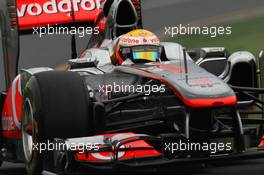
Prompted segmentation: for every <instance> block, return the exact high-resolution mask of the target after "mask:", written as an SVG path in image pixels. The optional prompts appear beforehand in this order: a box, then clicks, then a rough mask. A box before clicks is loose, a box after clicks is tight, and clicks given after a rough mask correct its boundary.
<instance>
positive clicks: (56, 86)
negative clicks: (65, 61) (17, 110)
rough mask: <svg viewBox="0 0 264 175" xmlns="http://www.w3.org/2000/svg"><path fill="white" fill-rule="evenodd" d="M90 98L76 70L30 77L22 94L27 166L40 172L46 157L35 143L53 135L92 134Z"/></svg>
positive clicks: (36, 173) (34, 174)
mask: <svg viewBox="0 0 264 175" xmlns="http://www.w3.org/2000/svg"><path fill="white" fill-rule="evenodd" d="M90 116H91V115H90V113H89V98H88V95H87V91H86V86H85V83H84V81H83V79H82V77H81V76H80V75H79V74H78V73H75V72H55V71H50V72H42V73H38V74H36V75H34V76H33V77H31V79H30V80H29V82H28V83H27V85H26V87H25V90H24V94H23V115H22V141H23V150H24V155H25V162H26V170H27V173H28V174H29V175H39V174H41V172H42V170H43V157H44V155H45V152H41V153H40V151H39V150H38V149H37V148H36V147H35V146H36V145H37V144H40V143H47V141H53V139H54V138H62V139H64V138H74V137H85V136H88V135H91V134H92V130H91V127H90V125H89V123H92V122H91V121H90Z"/></svg>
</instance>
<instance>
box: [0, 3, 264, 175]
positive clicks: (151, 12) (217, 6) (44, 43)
mask: <svg viewBox="0 0 264 175" xmlns="http://www.w3.org/2000/svg"><path fill="white" fill-rule="evenodd" d="M142 3H143V20H144V26H145V28H146V29H149V30H151V31H154V32H157V33H162V32H163V30H164V27H165V26H175V25H177V24H180V23H183V24H188V23H197V22H200V21H202V23H206V21H207V19H210V18H212V17H219V18H221V17H224V16H228V15H229V16H233V15H234V14H248V13H249V12H252V11H256V10H257V9H259V8H261V7H262V8H263V7H264V1H263V0H142ZM255 9H256V10H255ZM215 22H217V21H215ZM87 39H88V38H81V39H79V43H78V50H79V51H80V50H82V49H83V48H85V45H86V42H87ZM58 43H64V44H63V45H61V44H58ZM66 43H69V44H66ZM0 48H2V45H1V42H0ZM20 49H21V51H22V52H21V58H23V59H21V61H20V64H19V65H20V68H29V67H36V66H51V67H52V66H54V65H57V64H59V63H63V62H64V61H66V60H67V59H69V55H70V37H64V36H46V37H43V38H41V39H40V38H39V37H38V36H23V37H21V48H20ZM0 57H1V58H2V52H0ZM2 62H3V60H2V59H1V60H0V89H1V90H3V89H4V73H3V63H2ZM263 165H264V160H248V161H240V162H234V163H232V164H225V165H223V164H222V165H214V166H212V165H210V166H208V167H206V168H198V169H194V168H191V169H190V168H188V169H185V170H182V171H180V172H179V173H177V174H178V175H181V174H186V175H189V174H190V175H194V174H198V175H200V174H201V175H203V174H208V175H209V174H210V175H211V174H212V175H223V174H224V175H234V174H238V175H263V173H264V166H263ZM162 174H164V173H162ZM0 175H25V169H24V168H23V165H21V164H11V163H4V164H3V166H2V168H0Z"/></svg>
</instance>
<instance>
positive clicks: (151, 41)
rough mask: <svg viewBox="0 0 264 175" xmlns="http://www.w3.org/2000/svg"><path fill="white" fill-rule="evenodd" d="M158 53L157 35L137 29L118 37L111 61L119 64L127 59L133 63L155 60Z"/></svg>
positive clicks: (159, 51) (159, 49)
mask: <svg viewBox="0 0 264 175" xmlns="http://www.w3.org/2000/svg"><path fill="white" fill-rule="evenodd" d="M160 54H161V46H160V41H159V39H158V37H157V36H156V35H155V34H154V33H152V32H150V31H147V30H143V29H137V30H133V31H131V32H128V33H127V34H125V35H123V36H121V37H120V38H119V40H118V41H117V44H116V47H115V53H114V57H113V60H112V61H113V63H114V64H119V65H121V64H122V63H123V62H124V61H126V60H127V59H130V61H132V62H133V63H147V62H157V61H158V60H159V59H160Z"/></svg>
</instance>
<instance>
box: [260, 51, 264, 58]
mask: <svg viewBox="0 0 264 175" xmlns="http://www.w3.org/2000/svg"><path fill="white" fill-rule="evenodd" d="M259 59H264V51H263V50H261V51H260V52H259Z"/></svg>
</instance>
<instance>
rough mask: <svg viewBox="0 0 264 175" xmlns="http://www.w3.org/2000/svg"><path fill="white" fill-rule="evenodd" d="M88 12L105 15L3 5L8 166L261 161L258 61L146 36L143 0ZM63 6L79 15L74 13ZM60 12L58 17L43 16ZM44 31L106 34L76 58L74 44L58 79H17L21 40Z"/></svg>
mask: <svg viewBox="0 0 264 175" xmlns="http://www.w3.org/2000/svg"><path fill="white" fill-rule="evenodd" d="M83 1H84V2H88V3H90V6H89V7H92V6H94V7H98V4H102V5H101V6H100V8H94V9H89V10H88V7H85V5H86V3H82V1H74V0H70V1H65V2H64V1H50V2H46V1H42V0H36V1H34V2H35V4H28V2H29V1H21V0H17V1H13V0H8V1H5V0H1V1H0V12H1V13H0V23H1V25H0V27H1V28H0V29H1V32H0V33H1V39H2V45H3V60H4V64H5V65H4V66H5V75H6V76H5V77H6V86H7V87H9V89H8V91H4V92H1V99H0V111H1V114H2V117H1V123H2V125H1V139H0V140H1V142H0V146H1V160H2V161H11V162H25V164H26V168H27V173H28V174H33V175H35V174H36V175H37V174H70V173H71V172H78V171H81V172H85V171H87V170H129V171H135V170H148V169H153V167H155V168H156V169H159V168H160V169H162V168H166V169H170V170H172V171H175V167H176V165H181V166H182V165H193V164H196V163H197V164H200V163H210V162H214V161H228V160H240V159H249V158H263V156H264V151H263V148H264V140H262V136H263V124H264V120H263V116H262V115H263V104H264V101H263V100H262V96H261V95H262V93H264V89H263V88H261V87H263V86H262V82H264V81H263V80H262V78H263V77H264V75H263V74H264V71H263V70H264V62H263V61H264V58H263V53H262V52H261V53H260V55H259V58H256V57H255V56H254V55H253V54H251V53H250V52H247V51H239V52H236V53H233V54H231V55H229V53H228V52H227V50H226V49H225V48H221V47H219V48H195V49H185V48H184V47H183V46H181V45H180V44H178V43H170V42H159V41H158V40H157V38H156V36H154V35H152V34H149V32H147V31H145V30H143V29H142V20H141V4H140V0H134V1H130V0H107V1H105V2H104V1H91V0H89V1H88V0H86V1H85V0H83ZM36 2H37V4H39V5H36ZM66 2H70V4H74V3H76V4H77V6H74V7H75V8H73V10H72V8H70V12H68V11H66V10H65V8H66V7H65V6H64V9H63V8H62V6H63V5H62V3H66ZM34 5H35V7H33V6H34ZM64 5H65V4H64ZM41 6H43V7H41ZM48 6H49V8H48ZM66 6H67V5H66ZM55 7H56V8H55ZM59 7H60V8H59ZM16 8H18V9H19V10H18V11H19V14H17V12H16ZM52 8H54V9H56V10H57V11H56V13H48V12H47V11H51V10H52ZM33 9H35V10H33ZM44 9H45V10H44ZM54 9H53V10H54ZM40 12H41V13H40ZM66 13H67V14H66ZM68 14H70V15H68ZM87 14H88V15H87ZM49 15H50V16H49ZM48 24H51V25H55V24H61V25H62V26H66V27H71V26H83V25H93V26H94V27H96V28H97V29H98V30H99V31H100V32H99V33H97V34H93V35H92V36H91V38H90V40H89V42H88V45H87V49H85V51H83V52H82V53H81V54H80V56H79V57H77V56H76V53H77V52H76V45H75V38H74V35H73V39H72V59H70V60H69V61H68V62H67V63H66V64H64V65H63V66H60V70H58V69H57V68H47V67H39V68H30V69H23V70H20V72H19V73H17V71H18V70H17V69H18V66H17V65H18V64H17V63H18V58H19V35H23V34H29V33H30V29H32V27H41V26H46V25H48ZM65 24H66V25H65ZM135 33H136V34H137V35H138V36H140V39H139V38H137V37H136V34H135ZM123 36H125V37H123ZM127 36H128V37H127ZM126 37H127V38H126ZM120 42H123V44H126V47H118V43H119V44H120ZM142 42H143V43H149V42H151V43H152V45H151V46H150V45H148V47H143V46H146V44H142ZM153 43H154V44H153ZM157 43H159V44H157ZM133 44H137V45H136V46H133V47H132V45H133ZM119 46H120V45H119ZM130 46H131V47H130ZM116 52H117V53H119V54H121V56H120V55H119V56H117V57H116V56H114V53H116ZM122 56H123V57H125V58H131V59H130V62H129V61H128V62H127V61H126V60H122V58H123V57H122ZM51 57H52V55H51ZM121 57H122V58H121ZM142 58H145V59H144V60H143V61H142ZM120 61H121V62H120ZM131 61H132V62H131ZM257 65H258V66H257ZM250 114H259V115H258V116H260V117H254V118H253V117H252V115H250Z"/></svg>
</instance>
